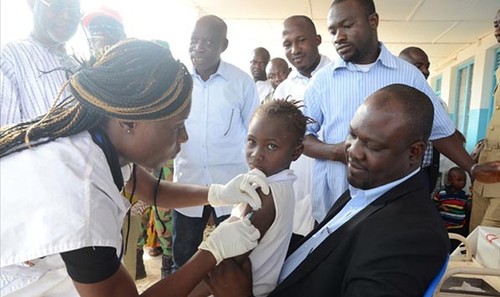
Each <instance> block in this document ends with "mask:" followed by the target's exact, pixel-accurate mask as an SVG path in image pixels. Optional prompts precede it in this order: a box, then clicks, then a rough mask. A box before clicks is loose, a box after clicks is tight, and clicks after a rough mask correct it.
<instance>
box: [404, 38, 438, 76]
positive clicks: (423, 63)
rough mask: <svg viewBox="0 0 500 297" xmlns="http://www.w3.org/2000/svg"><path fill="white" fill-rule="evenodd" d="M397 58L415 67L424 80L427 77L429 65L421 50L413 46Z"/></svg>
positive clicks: (425, 55) (427, 58)
mask: <svg viewBox="0 0 500 297" xmlns="http://www.w3.org/2000/svg"><path fill="white" fill-rule="evenodd" d="M399 58H401V59H403V60H405V61H406V62H408V63H410V64H412V65H413V66H415V67H417V68H418V70H420V72H422V74H423V75H424V77H425V79H427V78H428V77H429V75H430V72H429V67H430V66H431V64H430V62H429V57H428V56H427V54H426V53H425V52H424V50H423V49H421V48H419V47H415V46H410V47H407V48H405V49H404V50H402V51H401V53H399Z"/></svg>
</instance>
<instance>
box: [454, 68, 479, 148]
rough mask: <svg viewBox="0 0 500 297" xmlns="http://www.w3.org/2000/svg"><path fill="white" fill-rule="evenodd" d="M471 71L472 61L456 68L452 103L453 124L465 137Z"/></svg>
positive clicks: (467, 122)
mask: <svg viewBox="0 0 500 297" xmlns="http://www.w3.org/2000/svg"><path fill="white" fill-rule="evenodd" d="M473 71H474V63H472V62H469V63H468V64H466V65H462V66H460V67H459V68H458V70H457V83H456V86H457V87H456V92H455V94H456V95H455V104H454V113H455V125H456V126H457V129H458V130H460V131H461V132H462V134H463V135H464V136H465V137H466V138H467V128H468V127H469V107H470V97H471V87H472V74H473Z"/></svg>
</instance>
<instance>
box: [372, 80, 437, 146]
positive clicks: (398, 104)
mask: <svg viewBox="0 0 500 297" xmlns="http://www.w3.org/2000/svg"><path fill="white" fill-rule="evenodd" d="M363 104H364V105H369V106H371V107H372V108H374V109H375V110H379V111H384V112H390V113H393V114H394V115H397V118H399V119H400V121H401V122H402V123H404V129H405V131H406V132H405V134H406V135H407V141H408V142H409V143H411V142H414V141H418V140H422V141H427V140H428V139H429V136H430V134H431V130H432V123H433V120H434V106H433V105H432V102H431V99H430V98H429V97H428V96H427V95H425V94H424V93H422V92H421V91H419V90H417V89H415V88H413V87H410V86H407V85H403V84H392V85H388V86H386V87H384V88H381V89H380V90H378V91H376V92H375V93H373V94H372V95H370V96H369V97H368V98H367V99H366V100H365V102H364V103H363Z"/></svg>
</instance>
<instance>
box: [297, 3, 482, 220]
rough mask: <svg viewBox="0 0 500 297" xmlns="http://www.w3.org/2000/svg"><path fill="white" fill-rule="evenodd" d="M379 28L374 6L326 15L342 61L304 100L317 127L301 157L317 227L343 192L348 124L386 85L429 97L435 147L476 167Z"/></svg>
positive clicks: (318, 78) (338, 7) (321, 75)
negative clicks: (307, 165) (309, 160)
mask: <svg viewBox="0 0 500 297" xmlns="http://www.w3.org/2000/svg"><path fill="white" fill-rule="evenodd" d="M378 22H379V17H378V14H377V13H376V11H375V5H374V3H373V0H335V1H333V3H332V5H331V7H330V10H329V12H328V31H329V32H330V34H331V35H332V37H333V44H334V46H335V49H336V50H337V53H338V54H339V56H340V59H337V60H335V61H333V62H332V63H331V64H329V65H328V66H326V67H324V68H323V69H322V70H321V71H320V72H318V73H317V74H316V75H315V76H314V77H313V78H312V80H311V82H310V84H309V86H308V88H307V90H306V93H305V95H304V100H305V110H304V112H305V114H306V115H308V116H309V117H311V118H313V119H314V120H315V121H316V123H315V124H313V125H309V128H308V135H307V136H306V138H305V140H304V145H305V151H304V152H305V154H306V155H308V156H310V157H313V158H315V159H316V160H315V162H314V167H313V181H314V183H315V184H314V186H313V193H312V196H313V217H314V218H315V220H316V221H317V222H321V221H322V220H323V218H324V217H325V215H326V213H327V211H328V210H329V209H330V207H331V206H332V205H333V203H334V202H335V201H336V200H337V198H338V197H339V196H340V195H341V194H342V193H343V192H344V191H345V190H346V189H347V179H346V171H347V167H346V165H345V164H346V155H345V142H344V141H345V139H346V137H347V135H348V129H349V121H350V120H351V118H352V116H353V115H354V112H355V111H356V109H357V108H358V106H359V105H361V103H362V102H363V101H364V99H365V98H366V97H367V96H369V95H370V94H372V93H373V92H375V91H377V90H378V89H380V88H382V87H384V86H387V85H389V84H393V83H400V84H406V85H409V86H412V87H415V88H417V89H419V90H421V91H422V92H424V93H425V94H426V95H427V96H429V97H430V98H431V100H432V103H433V105H434V109H435V113H434V125H433V129H432V134H431V137H430V139H431V140H432V141H433V144H434V146H435V147H436V148H437V149H438V150H439V151H440V152H441V153H443V154H444V155H445V156H447V157H449V158H450V159H451V160H452V161H454V162H455V163H456V164H458V165H459V166H460V167H462V168H464V169H465V170H467V171H468V172H470V169H471V167H472V165H473V164H474V162H473V161H472V159H471V158H470V156H469V155H468V154H467V152H466V151H465V149H464V148H463V146H462V145H461V144H460V143H459V142H458V141H457V139H458V138H456V137H454V136H453V135H454V133H455V128H454V125H453V123H452V122H451V120H450V119H449V117H448V116H447V114H446V112H445V111H444V109H443V108H442V106H441V104H440V103H439V100H438V98H437V97H436V96H435V94H434V92H433V91H432V89H431V88H430V87H429V85H428V84H427V81H426V80H425V79H424V77H423V76H422V74H421V73H420V72H419V71H418V69H416V68H415V67H414V66H412V65H410V64H408V63H406V62H404V61H402V60H400V59H399V58H397V57H396V56H394V55H393V54H391V53H390V52H389V51H388V50H387V48H386V47H385V46H384V44H383V43H381V42H379V40H378V36H377V27H378ZM320 128H321V129H322V135H321V136H322V137H320V135H318V132H319V131H320ZM319 138H321V139H323V141H321V140H319ZM387 166H391V164H387Z"/></svg>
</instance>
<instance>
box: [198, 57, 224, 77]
mask: <svg viewBox="0 0 500 297" xmlns="http://www.w3.org/2000/svg"><path fill="white" fill-rule="evenodd" d="M191 73H192V75H193V76H194V77H197V78H199V79H201V76H200V75H199V74H198V73H197V72H196V69H195V68H194V66H192V67H191ZM215 76H220V77H222V78H223V79H225V80H228V79H229V78H230V77H231V71H230V69H229V67H228V66H227V63H226V62H224V61H222V59H221V60H220V63H219V67H218V68H217V71H215V73H214V74H212V75H210V78H211V77H215ZM210 78H209V80H210Z"/></svg>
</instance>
